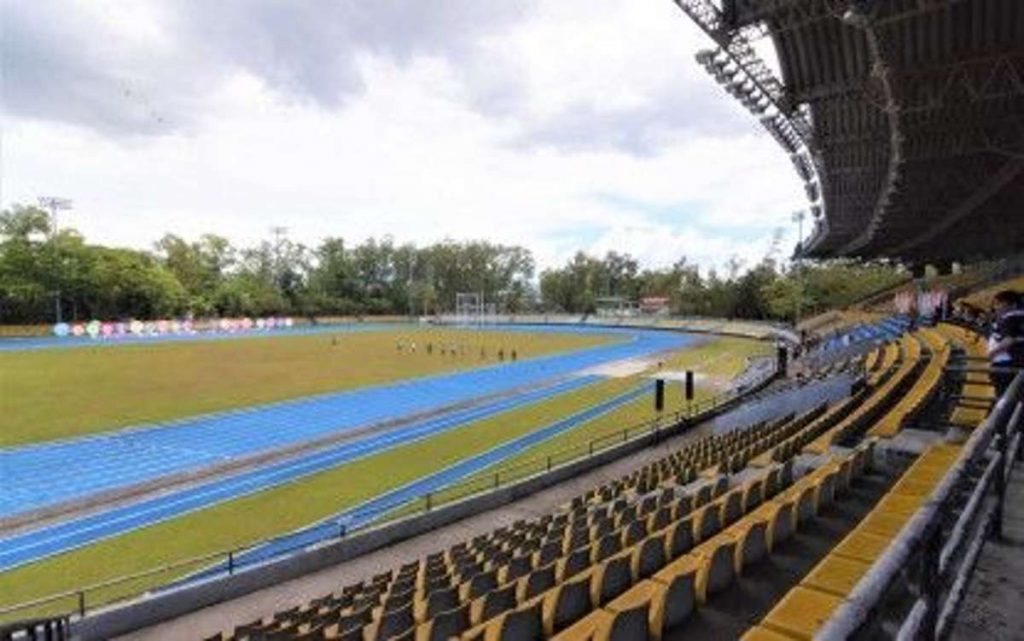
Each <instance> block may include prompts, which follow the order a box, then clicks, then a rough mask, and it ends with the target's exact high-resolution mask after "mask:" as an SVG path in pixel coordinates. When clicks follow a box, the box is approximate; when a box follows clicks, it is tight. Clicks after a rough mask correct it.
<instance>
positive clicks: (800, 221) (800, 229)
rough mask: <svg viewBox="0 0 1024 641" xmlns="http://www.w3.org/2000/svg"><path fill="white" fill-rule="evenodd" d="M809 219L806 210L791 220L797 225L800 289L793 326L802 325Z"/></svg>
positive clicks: (797, 258) (797, 267)
mask: <svg viewBox="0 0 1024 641" xmlns="http://www.w3.org/2000/svg"><path fill="white" fill-rule="evenodd" d="M806 217H807V212H805V211H804V210H802V209H801V210H798V211H794V212H793V214H792V216H791V220H792V221H793V222H794V223H796V225H797V232H796V283H797V287H798V291H797V296H796V310H795V311H794V315H793V324H794V325H797V324H799V323H800V311H801V309H800V307H801V306H802V304H803V297H804V270H803V253H804V218H806Z"/></svg>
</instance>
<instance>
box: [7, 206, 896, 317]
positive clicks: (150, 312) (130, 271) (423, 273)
mask: <svg viewBox="0 0 1024 641" xmlns="http://www.w3.org/2000/svg"><path fill="white" fill-rule="evenodd" d="M741 267H742V265H741V264H740V263H739V262H738V261H736V260H732V261H731V262H730V263H729V264H728V268H727V269H726V270H725V272H724V273H718V272H716V271H715V270H710V271H708V272H707V273H706V274H702V273H701V271H700V270H699V269H698V268H697V267H696V266H695V265H692V264H689V263H687V261H686V260H685V259H680V260H679V261H678V262H677V263H676V264H675V265H673V266H672V267H670V268H667V269H641V267H640V265H639V263H638V261H637V260H636V259H635V258H633V257H631V256H629V255H628V254H620V253H617V252H609V253H608V254H606V255H605V256H604V257H595V256H589V255H587V254H585V253H582V252H581V253H578V254H577V255H576V256H574V257H573V258H572V259H571V260H569V261H568V262H567V263H566V264H565V265H563V266H561V267H558V268H553V269H547V270H544V271H542V272H541V273H540V274H539V277H535V276H537V275H536V273H535V270H536V266H535V262H534V258H533V255H532V253H531V252H530V250H529V249H527V248H524V247H520V246H515V245H503V244H498V243H493V242H489V241H485V240H476V241H454V240H445V241H442V242H438V243H433V244H431V245H426V246H423V247H418V246H416V245H413V244H410V243H404V244H396V243H395V242H394V241H393V240H392V239H391V238H390V237H384V238H380V239H374V238H370V239H367V240H365V241H363V242H361V243H358V244H349V243H347V242H346V241H345V240H344V239H342V238H337V237H332V238H327V239H325V240H323V241H322V242H321V243H320V244H319V245H318V246H316V247H308V246H305V245H303V244H301V243H296V242H293V241H291V240H289V239H287V238H279V239H277V240H274V241H270V240H267V241H262V242H260V243H258V244H256V245H254V246H249V247H237V246H235V245H233V244H232V243H231V242H230V241H228V240H227V239H226V238H223V237H221V236H216V235H212V234H207V235H203V236H202V237H200V238H199V239H195V240H188V239H184V238H181V237H179V236H176V235H173V234H167V235H165V236H163V237H162V238H160V239H159V240H158V241H157V242H156V243H154V245H153V248H152V249H151V250H148V251H143V250H136V249H126V248H119V247H107V246H103V245H97V244H91V243H88V242H86V240H85V239H84V238H83V237H82V236H81V234H79V233H78V232H77V231H75V230H74V229H71V228H63V229H60V230H59V231H58V232H57V233H54V230H53V228H52V227H51V221H50V217H49V215H48V214H47V212H45V211H43V210H41V209H39V208H37V207H32V206H19V205H15V206H13V207H12V208H11V209H9V210H4V211H3V212H2V213H0V322H2V323H49V322H53V321H54V320H55V317H56V313H57V311H56V308H57V302H58V301H59V303H60V308H61V310H62V313H63V320H84V319H92V318H99V319H105V320H106V319H127V318H139V319H150V318H161V317H173V316H184V315H192V316H195V317H200V318H201V317H217V316H265V315H274V314H282V315H283V314H287V315H298V316H316V315H378V314H399V315H406V314H408V315H432V314H437V313H445V312H451V311H453V308H454V306H455V298H456V294H457V293H459V292H474V293H481V294H483V295H484V297H485V298H486V299H487V300H488V301H493V302H494V303H495V304H496V306H497V308H498V310H500V311H503V312H507V313H525V312H538V311H545V312H568V313H593V312H595V311H596V310H597V307H598V303H599V299H601V298H602V297H625V298H628V299H631V300H632V299H637V298H639V297H644V296H661V297H665V298H668V299H669V303H670V308H671V310H672V311H673V312H675V313H678V314H693V315H709V316H726V317H739V318H771V319H790V318H792V316H793V314H794V313H795V310H796V308H797V304H798V302H799V304H800V305H801V306H802V307H803V309H804V311H807V310H810V309H814V308H815V307H822V306H832V305H837V304H843V303H844V302H848V301H849V300H852V299H853V298H856V297H857V296H859V295H862V294H864V293H867V292H869V291H872V290H873V289H877V288H879V287H880V286H882V285H883V284H885V283H886V282H887V281H888V282H891V281H893V280H895V279H896V278H897V270H895V269H894V268H892V267H888V266H885V265H860V264H855V263H827V264H817V265H813V266H807V267H805V268H803V269H802V270H797V269H795V268H793V267H792V266H785V265H784V264H783V263H782V262H781V261H779V260H777V259H776V258H775V257H773V256H771V255H770V256H768V257H766V258H765V259H764V260H763V261H761V262H760V263H759V264H758V265H756V266H754V267H753V268H752V269H749V270H746V271H743V270H742V269H741Z"/></svg>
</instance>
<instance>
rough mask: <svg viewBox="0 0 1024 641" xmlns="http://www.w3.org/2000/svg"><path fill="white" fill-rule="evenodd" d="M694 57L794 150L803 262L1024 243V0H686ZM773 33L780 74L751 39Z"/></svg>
mask: <svg viewBox="0 0 1024 641" xmlns="http://www.w3.org/2000/svg"><path fill="white" fill-rule="evenodd" d="M676 3H677V4H678V5H679V6H680V7H681V8H682V9H683V10H684V11H685V12H686V13H687V14H688V15H690V17H691V18H693V19H694V21H695V22H697V24H698V25H700V26H701V27H702V28H703V29H704V30H705V32H707V33H708V34H709V35H710V36H711V37H712V38H713V39H714V40H715V42H716V43H717V44H718V47H717V48H716V49H714V50H709V51H702V52H701V53H699V54H698V56H697V59H698V61H699V62H700V63H701V64H703V65H704V66H705V68H707V69H708V71H709V73H711V74H712V75H713V76H715V78H716V79H717V80H718V82H719V83H720V84H722V85H723V87H725V88H726V90H728V91H729V92H730V93H732V94H733V95H734V96H736V97H737V99H739V100H740V101H741V102H742V103H743V104H744V105H745V106H747V107H748V109H750V110H751V111H752V112H753V113H755V114H756V115H758V116H759V117H761V121H762V123H763V124H764V125H765V127H766V128H768V130H769V131H770V132H771V133H772V134H773V135H774V136H775V137H776V139H777V140H779V142H780V144H782V145H783V147H784V148H785V149H786V150H787V152H789V153H790V156H791V159H792V160H793V162H794V166H795V167H796V169H797V171H798V173H800V175H801V177H802V178H803V179H804V181H805V183H806V188H807V192H808V197H809V198H810V199H811V201H812V207H811V210H812V213H814V215H815V218H816V224H815V230H814V232H813V234H812V236H811V238H810V239H809V240H808V241H807V243H806V246H805V248H804V251H803V253H804V255H807V256H817V257H827V256H861V257H880V256H888V257H898V258H902V259H906V260H910V261H915V262H926V261H927V262H936V261H943V260H965V259H968V260H969V259H973V258H981V257H992V256H997V255H1002V254H1008V253H1015V252H1019V251H1020V250H1021V248H1022V247H1024V211H1022V205H1024V0H723V1H722V2H716V3H712V2H710V0H676ZM763 36H769V37H771V38H772V40H773V41H774V44H775V48H776V51H777V53H778V57H779V66H780V70H781V77H778V76H776V75H775V74H774V73H773V72H772V71H770V70H769V69H768V67H767V66H766V65H764V63H763V62H762V61H761V60H760V59H759V58H758V57H757V55H756V53H755V50H754V48H753V47H752V46H751V43H752V42H753V41H754V40H756V39H757V38H759V37H763Z"/></svg>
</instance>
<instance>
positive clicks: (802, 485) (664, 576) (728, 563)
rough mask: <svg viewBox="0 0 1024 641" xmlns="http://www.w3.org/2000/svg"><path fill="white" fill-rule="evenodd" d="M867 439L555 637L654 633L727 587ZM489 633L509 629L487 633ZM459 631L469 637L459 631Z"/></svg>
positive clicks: (832, 486)
mask: <svg viewBox="0 0 1024 641" xmlns="http://www.w3.org/2000/svg"><path fill="white" fill-rule="evenodd" d="M872 447H873V446H872V445H871V444H867V445H866V446H865V447H863V448H858V449H856V450H854V451H853V452H852V453H850V454H849V455H847V456H843V457H839V458H837V459H834V460H830V461H828V462H826V463H825V464H823V465H821V466H820V467H818V468H817V469H815V470H813V471H811V472H810V473H809V474H807V475H805V476H803V477H802V478H800V479H799V480H798V481H796V482H795V483H794V484H793V485H792V486H790V487H789V488H788V489H787V490H785V491H783V492H780V493H779V494H778V495H776V496H775V497H774V498H771V499H769V500H766V501H765V502H764V503H763V504H762V505H761V506H759V507H758V508H757V509H755V510H753V511H751V512H750V513H749V514H747V515H746V516H745V517H743V518H742V519H740V520H739V521H737V522H736V523H735V524H734V525H732V526H730V527H728V528H725V529H724V530H722V531H721V532H720V533H718V534H716V535H715V536H712V537H710V538H708V539H707V540H706V541H704V542H703V543H700V544H699V545H697V546H695V547H694V548H693V550H691V551H690V552H689V553H688V554H686V555H685V556H683V557H681V558H679V559H676V560H675V561H672V562H671V563H669V564H667V565H666V566H665V568H664V569H662V570H660V571H658V572H656V573H654V574H653V575H651V576H650V577H649V578H648V579H645V580H641V581H639V582H637V583H636V584H635V585H633V587H631V588H630V589H629V590H627V591H625V592H624V593H623V594H622V595H620V596H619V597H617V598H615V599H613V600H610V601H609V602H608V603H606V604H604V605H603V606H601V607H599V608H596V609H594V610H593V611H592V612H591V613H590V614H588V615H587V616H585V617H583V618H581V619H580V620H579V621H578V622H576V623H575V624H573V625H572V626H571V627H569V628H567V629H566V630H565V631H564V632H563V633H561V634H559V635H557V636H555V637H554V638H555V639H557V640H559V641H619V640H627V639H628V640H631V639H656V640H660V639H661V638H662V636H663V634H664V633H665V632H666V631H667V630H669V629H671V628H673V627H676V626H677V625H679V624H680V623H682V622H683V621H684V620H685V619H686V618H687V617H688V616H689V614H690V612H691V611H692V610H693V608H694V607H700V606H701V605H703V604H705V603H707V602H708V601H709V599H711V598H712V597H713V596H714V594H715V593H717V592H720V591H722V590H724V589H726V588H727V587H729V585H731V584H732V582H733V581H734V580H735V579H736V578H737V577H740V576H742V574H743V572H744V569H745V568H747V567H748V566H750V565H751V564H754V563H756V562H758V561H760V560H761V559H762V558H764V557H765V556H766V555H769V554H771V553H772V552H773V551H774V550H775V549H776V548H777V547H778V546H779V545H780V544H781V543H783V542H784V541H786V540H787V539H788V538H789V537H790V536H792V534H793V533H794V532H795V531H796V530H797V529H799V528H800V527H801V526H804V525H805V524H806V523H807V522H808V521H809V520H811V519H813V518H815V516H816V515H817V514H818V513H819V511H820V510H821V509H822V508H824V507H826V506H828V505H830V504H831V503H832V502H834V501H836V500H842V497H843V496H845V495H846V491H847V490H848V489H849V487H850V484H851V482H852V481H853V479H854V478H856V477H857V476H859V475H860V474H862V473H863V472H864V471H865V470H866V469H867V468H868V467H869V466H870V461H871V457H872ZM545 632H547V630H545ZM491 638H497V639H504V638H513V637H507V636H502V635H500V634H494V635H492V636H491ZM533 638H537V637H533ZM463 639H464V640H465V641H469V639H468V638H467V637H465V636H464V637H463Z"/></svg>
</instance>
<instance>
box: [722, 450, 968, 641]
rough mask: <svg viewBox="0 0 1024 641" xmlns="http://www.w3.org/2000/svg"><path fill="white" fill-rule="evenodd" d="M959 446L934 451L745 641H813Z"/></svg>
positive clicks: (924, 498)
mask: <svg viewBox="0 0 1024 641" xmlns="http://www.w3.org/2000/svg"><path fill="white" fill-rule="evenodd" d="M960 449H961V446H959V445H956V444H947V443H942V444H937V445H933V446H931V447H930V448H929V449H928V450H927V451H925V453H924V454H922V455H921V456H920V457H918V459H917V460H916V461H915V462H914V463H913V465H911V466H910V467H909V468H908V469H907V471H906V472H904V474H903V475H902V476H901V477H900V479H899V480H898V481H897V482H896V483H895V484H894V485H893V487H892V488H891V489H890V490H889V491H888V492H887V493H886V494H885V496H883V497H882V499H881V500H880V501H879V502H878V504H877V505H876V506H875V507H874V509H872V510H871V512H869V513H868V514H867V515H866V516H865V517H864V518H863V519H862V520H861V521H860V523H859V524H858V525H857V527H855V528H854V529H853V530H852V531H851V532H850V533H849V534H847V535H846V537H845V538H844V539H843V540H842V541H841V542H840V543H839V544H837V545H836V546H835V547H834V548H832V550H831V551H830V552H829V554H828V555H827V556H826V557H825V558H824V559H822V560H821V561H820V562H819V563H818V564H817V565H816V566H815V567H814V569H812V570H811V571H810V572H809V573H808V574H807V575H806V576H805V577H804V578H803V580H802V581H801V582H800V584H799V585H797V586H796V587H794V588H792V589H791V590H790V591H789V592H788V593H787V594H786V596H785V597H783V598H782V599H781V600H780V601H779V602H778V603H777V604H776V605H775V607H774V608H772V610H771V611H770V612H768V614H766V615H765V616H764V618H763V619H762V620H761V622H760V623H759V624H758V625H757V626H755V627H753V628H751V629H750V630H749V631H748V632H747V633H746V634H745V635H744V636H743V638H742V641H783V640H784V641H800V640H806V641H810V640H811V639H813V638H814V635H815V633H816V632H817V631H818V630H819V629H820V628H821V627H822V626H823V625H824V623H825V622H826V621H828V619H829V618H830V617H831V616H832V614H833V612H834V611H835V610H836V608H838V607H839V606H840V605H841V604H842V603H843V601H844V600H845V599H846V598H847V597H848V596H849V595H850V593H851V592H852V591H853V589H854V587H855V586H856V585H857V583H858V582H859V581H860V580H861V578H862V577H863V576H864V575H865V574H866V573H867V571H868V570H869V569H870V568H871V565H872V564H873V563H874V562H875V561H876V560H877V559H878V558H879V556H881V555H882V553H883V552H884V551H885V549H886V548H887V547H888V546H889V545H890V544H891V543H892V541H893V540H894V539H895V537H896V535H897V534H898V533H899V532H900V530H902V529H903V527H904V525H905V524H906V523H907V521H909V520H910V518H911V516H913V514H914V512H916V511H917V509H918V508H920V507H921V506H922V505H923V504H924V502H925V501H927V500H928V497H929V496H930V495H931V493H932V492H933V491H934V489H935V487H936V486H937V485H938V483H939V481H940V480H941V479H942V477H943V476H944V475H945V473H946V471H947V470H948V469H949V468H950V467H951V466H952V464H953V463H954V461H955V460H956V458H957V456H959V454H960Z"/></svg>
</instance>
